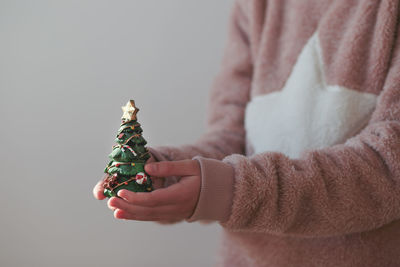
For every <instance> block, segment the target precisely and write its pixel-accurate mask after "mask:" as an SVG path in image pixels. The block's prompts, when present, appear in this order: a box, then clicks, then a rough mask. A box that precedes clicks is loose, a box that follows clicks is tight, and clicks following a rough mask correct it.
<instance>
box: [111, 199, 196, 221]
mask: <svg viewBox="0 0 400 267" xmlns="http://www.w3.org/2000/svg"><path fill="white" fill-rule="evenodd" d="M107 204H108V207H109V208H110V209H111V210H114V211H115V210H117V209H118V210H122V211H124V212H125V213H126V214H129V216H128V215H127V216H128V217H127V216H123V217H124V218H118V219H132V220H148V221H153V220H164V221H165V220H176V219H177V217H179V218H181V217H182V218H185V216H188V215H189V213H190V210H189V209H188V208H187V207H185V205H176V204H175V205H167V206H155V207H143V206H137V205H133V204H130V203H128V202H126V201H125V200H123V199H121V198H117V197H113V198H110V200H109V201H108V202H107Z"/></svg>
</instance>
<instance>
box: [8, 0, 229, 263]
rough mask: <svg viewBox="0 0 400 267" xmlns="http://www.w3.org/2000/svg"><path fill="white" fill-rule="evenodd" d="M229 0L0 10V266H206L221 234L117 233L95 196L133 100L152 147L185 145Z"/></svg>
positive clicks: (152, 228)
mask: <svg viewBox="0 0 400 267" xmlns="http://www.w3.org/2000/svg"><path fill="white" fill-rule="evenodd" d="M231 7H232V1H231V0H223V1H214V0H205V1H198V0H169V1H138V0H132V1H111V0H108V1H106V0H87V1H84V0H79V1H78V0H68V1H67V0H65V1H55V0H47V1H45V0H37V1H18V0H0V112H1V113H0V114H1V115H0V116H1V117H0V118H1V131H0V134H1V135H0V148H1V149H0V162H1V163H0V164H1V172H2V174H1V193H0V200H1V205H2V214H1V216H0V245H1V248H0V266H5V267H12V266H30V267H31V266H40V267H46V266H211V265H213V263H214V262H215V260H216V254H217V249H218V240H219V235H220V230H221V229H220V226H219V225H218V224H216V223H214V224H212V225H208V226H205V225H201V224H198V223H191V224H189V223H181V224H177V225H173V226H160V225H158V224H155V223H153V222H137V221H120V220H116V219H114V218H113V216H112V212H111V211H110V210H109V209H108V208H107V207H106V202H105V201H96V200H95V199H94V198H93V197H92V187H93V186H94V184H95V183H96V182H97V180H99V179H100V178H101V177H102V171H103V168H104V167H105V165H106V163H107V161H108V158H107V155H108V154H109V153H110V152H111V146H112V145H113V139H114V136H115V134H116V131H117V129H118V127H119V123H120V117H121V115H122V111H121V108H120V107H121V106H122V105H124V104H125V103H126V102H127V101H128V100H129V99H131V98H132V99H135V101H136V104H137V105H138V107H139V108H140V112H139V113H138V119H139V121H140V122H141V123H142V125H143V130H144V132H143V135H144V137H145V138H146V139H147V141H148V143H149V146H157V145H178V144H185V143H190V142H193V141H195V140H196V139H197V138H198V137H199V136H200V135H201V134H202V133H203V132H204V130H205V118H206V117H205V112H206V102H207V98H208V92H209V89H210V86H211V83H212V81H213V79H214V77H215V75H216V74H217V72H218V70H219V66H220V62H221V56H222V52H223V47H224V44H225V40H226V34H227V25H228V16H229V13H230V9H231Z"/></svg>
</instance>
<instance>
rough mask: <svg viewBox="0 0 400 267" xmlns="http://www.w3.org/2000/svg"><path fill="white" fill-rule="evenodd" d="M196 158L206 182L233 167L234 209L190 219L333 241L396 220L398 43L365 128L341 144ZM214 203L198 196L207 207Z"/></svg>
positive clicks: (399, 183)
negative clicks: (290, 153)
mask: <svg viewBox="0 0 400 267" xmlns="http://www.w3.org/2000/svg"><path fill="white" fill-rule="evenodd" d="M199 160H200V161H201V162H202V163H201V165H202V171H203V172H204V173H206V174H207V176H204V177H203V183H204V184H208V183H210V184H211V183H212V181H213V180H214V179H217V178H218V177H217V176H216V175H218V170H222V169H224V168H227V166H231V167H233V169H234V172H233V174H232V175H233V177H234V189H233V190H232V192H231V198H232V199H233V205H232V207H229V206H225V207H221V206H219V208H220V211H219V212H218V211H214V210H212V212H211V213H209V212H208V207H207V205H199V206H198V208H197V210H196V214H198V216H197V217H196V219H208V218H214V219H217V220H219V221H220V223H221V225H222V226H223V227H225V228H227V229H230V230H232V231H249V232H264V233H270V234H278V235H297V236H334V235H343V234H350V233H355V232H362V231H368V230H371V229H376V228H379V227H381V226H383V225H385V224H388V223H390V222H392V221H395V220H399V219H400V38H397V41H396V43H395V45H394V48H393V53H392V59H391V63H390V68H389V72H388V74H387V76H386V80H385V83H384V87H383V90H382V91H381V93H380V95H379V96H378V102H377V106H376V108H375V110H374V112H373V114H372V117H371V119H370V121H369V123H368V125H367V126H366V127H364V128H363V129H362V131H361V132H359V134H357V135H355V136H353V137H351V138H349V139H347V140H346V142H345V143H342V144H337V145H334V146H330V147H326V148H322V149H315V150H306V151H304V152H303V153H302V154H301V155H300V157H299V158H296V159H292V158H289V157H287V156H285V155H284V154H283V153H280V152H265V153H261V154H257V155H254V156H251V157H245V156H242V155H230V156H227V157H225V158H224V159H223V160H222V161H214V160H211V159H206V158H199ZM214 174H216V175H214ZM220 186H223V185H220ZM229 187H230V184H227V185H226V188H229ZM213 198H214V197H213V196H212V195H205V194H203V195H201V196H200V200H202V199H203V202H204V203H205V204H208V205H210V204H211V203H212V199H213ZM200 202H201V201H200ZM230 209H231V212H230V214H229V215H227V216H224V215H226V212H225V213H224V212H223V211H224V210H230ZM215 214H220V215H219V216H215Z"/></svg>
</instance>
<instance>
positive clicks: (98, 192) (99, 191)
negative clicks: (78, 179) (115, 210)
mask: <svg viewBox="0 0 400 267" xmlns="http://www.w3.org/2000/svg"><path fill="white" fill-rule="evenodd" d="M103 183H104V180H101V181H99V182H98V183H97V184H96V185H95V187H94V188H93V195H94V197H95V198H96V199H98V200H103V199H105V198H106V197H105V196H104V194H103V191H104V187H103Z"/></svg>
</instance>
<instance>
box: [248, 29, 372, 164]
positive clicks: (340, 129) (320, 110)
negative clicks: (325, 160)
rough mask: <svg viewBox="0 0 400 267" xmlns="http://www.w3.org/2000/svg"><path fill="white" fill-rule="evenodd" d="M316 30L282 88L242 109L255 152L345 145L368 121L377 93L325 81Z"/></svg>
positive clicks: (291, 152) (295, 151) (293, 154)
mask: <svg viewBox="0 0 400 267" xmlns="http://www.w3.org/2000/svg"><path fill="white" fill-rule="evenodd" d="M321 55H322V54H321V48H320V44H319V38H318V34H317V32H315V33H314V35H313V36H312V37H311V38H310V39H309V40H308V42H307V44H306V45H305V46H304V48H303V50H302V52H301V54H300V55H299V58H298V59H297V62H296V64H295V65H294V67H293V70H292V73H291V74H290V76H289V78H288V80H287V81H286V84H285V86H284V87H283V89H282V90H281V91H277V92H272V93H269V94H266V95H262V96H257V97H255V98H254V99H252V100H251V101H250V102H249V103H248V105H247V108H246V116H245V128H246V135H247V136H246V138H247V142H249V145H250V146H251V147H252V148H253V150H254V153H255V154H258V153H262V152H265V151H278V152H282V153H284V154H286V155H287V156H289V157H291V158H298V157H299V156H300V154H301V153H302V152H303V151H304V150H308V149H318V148H323V147H327V146H331V145H334V144H339V143H344V142H345V141H346V140H347V139H348V138H350V137H352V136H353V135H355V134H357V133H358V132H359V131H360V130H361V129H362V128H363V127H364V126H365V125H366V124H367V123H368V120H369V119H370V116H371V114H372V112H373V111H374V109H375V105H376V99H377V95H375V94H370V93H363V92H358V91H354V90H350V89H347V88H345V87H343V86H338V85H327V84H326V82H325V77H324V73H323V60H322V56H321Z"/></svg>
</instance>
